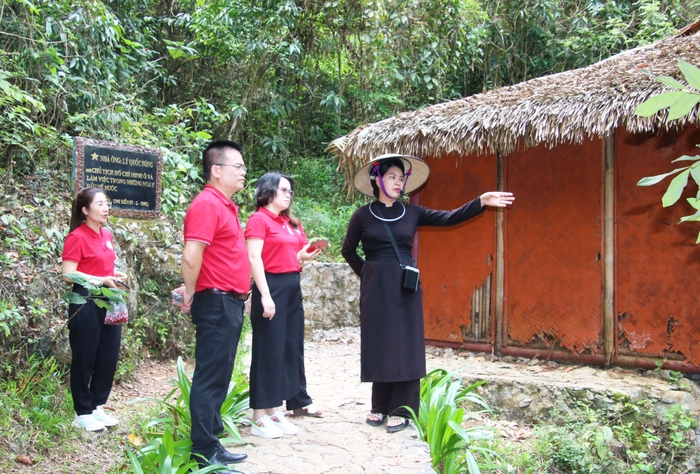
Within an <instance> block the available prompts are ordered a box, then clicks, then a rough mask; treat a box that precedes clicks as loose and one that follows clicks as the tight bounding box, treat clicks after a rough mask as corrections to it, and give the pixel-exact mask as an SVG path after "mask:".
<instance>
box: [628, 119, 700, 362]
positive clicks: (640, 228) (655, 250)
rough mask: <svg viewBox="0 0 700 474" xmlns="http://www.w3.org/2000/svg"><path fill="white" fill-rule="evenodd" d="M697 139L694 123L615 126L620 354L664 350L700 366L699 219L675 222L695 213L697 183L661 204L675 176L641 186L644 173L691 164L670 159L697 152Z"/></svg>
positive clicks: (699, 132) (699, 135)
mask: <svg viewBox="0 0 700 474" xmlns="http://www.w3.org/2000/svg"><path fill="white" fill-rule="evenodd" d="M697 143H700V130H699V129H695V128H694V127H692V128H688V129H686V130H685V131H684V132H683V133H678V132H676V133H667V134H665V135H663V136H661V137H658V136H654V135H649V134H646V135H642V134H639V135H630V134H628V133H626V132H625V131H623V130H620V131H618V132H617V138H616V143H615V150H616V171H617V182H616V187H617V216H618V222H617V235H616V237H617V249H616V262H617V263H616V283H617V285H616V292H615V294H616V315H617V325H618V327H617V331H618V332H617V334H618V341H617V344H618V350H619V352H620V353H623V354H624V353H625V352H629V353H632V354H635V355H650V356H656V357H662V356H666V355H667V353H666V351H668V352H669V353H675V355H677V356H678V355H680V357H681V358H682V359H683V360H685V361H687V362H689V363H691V364H693V365H696V366H697V365H700V344H698V343H697V339H698V334H700V310H699V309H698V289H699V285H698V281H699V280H698V275H700V246H698V245H695V240H696V238H697V235H698V231H700V225H699V224H698V223H686V224H680V225H677V222H678V220H679V219H680V217H681V216H684V215H690V214H693V213H694V212H695V211H694V209H693V208H691V207H690V205H689V204H688V203H687V202H686V201H685V198H686V197H694V196H695V193H696V192H697V187H696V186H695V185H694V184H691V186H690V188H691V189H692V191H686V192H685V194H684V196H683V197H682V198H681V200H680V201H679V202H678V203H677V204H676V205H674V206H672V207H669V208H663V207H662V206H661V197H662V196H663V194H664V192H665V191H666V188H667V186H668V183H669V182H670V178H667V179H666V180H665V181H663V182H661V183H660V184H657V185H655V186H651V187H639V186H636V183H637V181H639V179H641V178H643V177H645V176H652V175H657V174H662V173H666V172H668V171H670V170H672V169H674V168H677V167H680V166H683V165H684V164H687V162H685V163H684V162H680V163H671V160H673V159H675V158H678V157H679V156H681V155H684V154H688V155H697V154H698V149H697V148H696V147H695V145H696V144H697ZM691 183H692V179H691ZM626 348H628V351H626V350H625V349H626ZM669 358H671V354H669Z"/></svg>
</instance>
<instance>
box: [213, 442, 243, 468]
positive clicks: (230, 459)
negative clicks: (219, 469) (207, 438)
mask: <svg viewBox="0 0 700 474" xmlns="http://www.w3.org/2000/svg"><path fill="white" fill-rule="evenodd" d="M216 456H217V458H219V460H221V461H224V464H236V463H239V462H243V461H245V460H246V459H247V458H248V455H247V454H233V453H230V452H228V451H226V448H224V447H223V446H220V445H219V446H217V447H216Z"/></svg>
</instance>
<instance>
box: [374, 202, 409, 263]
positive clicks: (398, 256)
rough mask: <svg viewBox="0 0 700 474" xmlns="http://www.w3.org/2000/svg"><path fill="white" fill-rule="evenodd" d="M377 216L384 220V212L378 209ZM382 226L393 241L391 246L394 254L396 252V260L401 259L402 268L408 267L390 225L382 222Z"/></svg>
mask: <svg viewBox="0 0 700 474" xmlns="http://www.w3.org/2000/svg"><path fill="white" fill-rule="evenodd" d="M377 214H378V215H379V217H381V218H384V214H382V210H381V209H379V208H377ZM382 224H384V228H385V229H386V233H387V234H389V240H391V245H392V246H393V247H394V252H396V258H398V259H399V265H401V268H404V267H406V264H405V263H403V261H402V260H401V252H399V246H398V245H396V240H395V239H394V234H393V233H392V232H391V229H390V228H389V224H387V223H386V221H382Z"/></svg>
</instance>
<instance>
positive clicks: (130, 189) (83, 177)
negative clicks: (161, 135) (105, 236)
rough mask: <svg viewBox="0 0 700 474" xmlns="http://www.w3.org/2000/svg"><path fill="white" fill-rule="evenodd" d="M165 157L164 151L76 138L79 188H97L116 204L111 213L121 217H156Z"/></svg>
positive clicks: (76, 183) (75, 171)
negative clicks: (163, 155) (162, 162)
mask: <svg viewBox="0 0 700 474" xmlns="http://www.w3.org/2000/svg"><path fill="white" fill-rule="evenodd" d="M161 161H162V155H161V152H160V150H155V149H152V148H145V147H140V146H132V145H122V144H119V143H113V142H105V141H100V140H92V139H90V138H82V137H78V138H75V141H74V146H73V174H74V179H75V189H76V192H79V191H80V190H81V189H83V188H88V187H96V188H100V189H102V190H103V191H104V192H105V194H107V196H109V198H110V200H111V201H112V211H111V213H112V214H114V215H117V216H121V217H156V216H158V214H159V212H160V193H161V171H162V164H161Z"/></svg>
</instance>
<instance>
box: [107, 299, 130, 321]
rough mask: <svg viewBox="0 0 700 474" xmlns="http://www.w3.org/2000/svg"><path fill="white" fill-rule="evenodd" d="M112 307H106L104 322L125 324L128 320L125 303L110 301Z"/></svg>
mask: <svg viewBox="0 0 700 474" xmlns="http://www.w3.org/2000/svg"><path fill="white" fill-rule="evenodd" d="M111 303H112V308H111V309H107V315H106V316H105V324H110V325H113V326H114V325H119V324H126V323H127V322H129V310H128V309H127V307H126V304H124V303H120V302H116V301H112V302H111Z"/></svg>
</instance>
